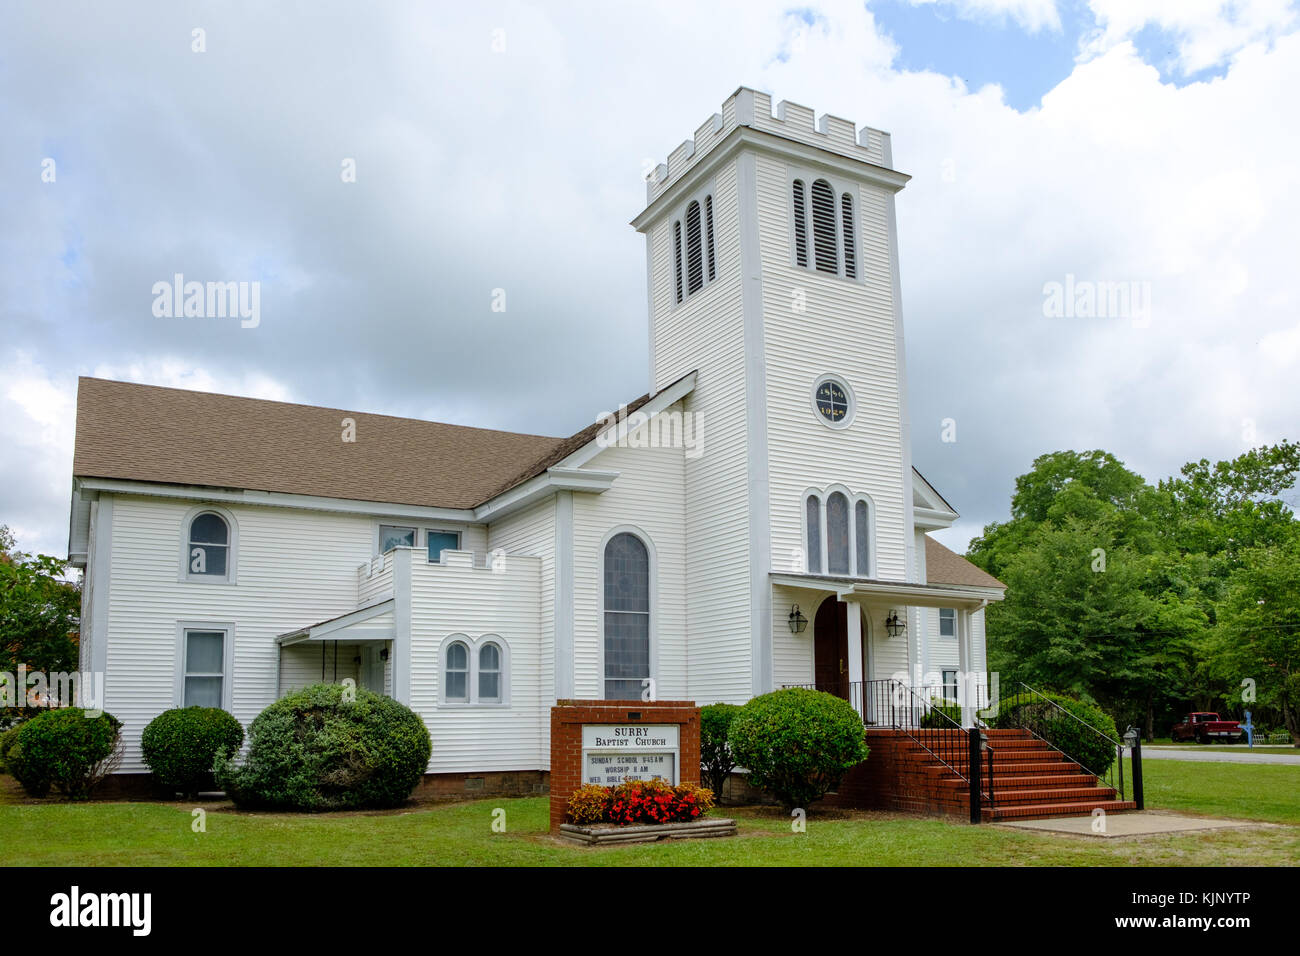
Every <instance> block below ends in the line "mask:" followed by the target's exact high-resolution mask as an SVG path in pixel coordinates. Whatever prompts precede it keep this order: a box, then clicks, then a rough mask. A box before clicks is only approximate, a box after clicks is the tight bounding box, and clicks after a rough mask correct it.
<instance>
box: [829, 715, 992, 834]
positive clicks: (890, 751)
mask: <svg viewBox="0 0 1300 956" xmlns="http://www.w3.org/2000/svg"><path fill="white" fill-rule="evenodd" d="M867 746H868V747H870V748H871V754H870V755H869V756H868V757H867V759H866V760H865V761H863V762H862V763H860V764H858V765H857V766H856V767H854V768H853V769H852V770H850V771H849V772H848V773H847V774H845V775H844V779H843V780H841V781H840V786H839V789H838V790H837V791H836V792H835V793H830V794H827V795H826V796H825V797H824V798H823V799H822V803H823V804H824V805H825V806H828V807H842V808H845V809H855V810H898V811H902V812H905V813H925V814H933V815H952V816H958V817H968V816H969V814H970V804H969V800H968V797H967V793H966V791H965V790H954V789H953V788H952V787H945V786H944V785H943V784H942V782H941V781H942V779H943V776H944V775H942V774H939V773H937V772H935V771H933V770H931V769H927V767H926V764H927V762H928V755H926V754H925V753H924V752H923V751H921V750H920V749H919V748H918V747H917V746H916V744H915V743H914V742H913V741H912V740H911V738H909V737H908V736H907V735H906V734H903V733H900V732H898V731H890V730H868V731H867Z"/></svg>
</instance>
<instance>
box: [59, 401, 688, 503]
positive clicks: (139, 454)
mask: <svg viewBox="0 0 1300 956" xmlns="http://www.w3.org/2000/svg"><path fill="white" fill-rule="evenodd" d="M683 377H684V376H683ZM674 384H676V383H674ZM670 387H671V386H670ZM650 398H651V396H650V395H642V396H641V397H640V398H638V399H636V400H635V401H633V402H630V403H629V404H628V405H627V406H626V411H623V412H621V413H620V419H621V417H622V415H625V414H630V413H632V412H635V411H636V410H637V409H639V408H641V407H642V406H643V405H645V404H646V403H647V402H648V401H649V400H650ZM345 418H351V419H352V420H353V421H354V422H356V441H355V442H344V441H343V440H342V434H343V424H342V423H343V419H345ZM599 430H600V423H593V424H591V425H589V426H587V427H586V428H584V429H583V430H582V431H580V432H578V433H577V434H575V435H571V436H569V437H568V438H552V437H547V436H543V435H525V434H520V433H518V432H506V431H496V430H493V429H489V428H469V427H466V426H463V425H447V424H443V423H440V422H427V421H422V420H420V419H415V418H396V417H393V416H391V415H370V414H366V413H364V412H350V411H345V410H343V409H337V408H318V407H316V406H314V405H294V404H290V403H288V402H272V401H266V400H264V399H258V398H239V397H236V396H233V395H215V394H212V393H209V392H192V391H186V390H184V389H178V388H162V387H160V386H156V385H136V384H133V383H129V382H114V381H109V380H107V379H99V378H85V377H83V378H81V379H80V380H79V382H78V387H77V438H76V450H75V452H74V454H73V462H72V472H73V474H74V475H76V476H77V477H83V478H117V479H121V480H127V481H145V482H159V483H164V484H180V485H202V486H207V487H218V488H249V489H254V490H257V491H275V492H282V493H287V494H300V495H319V496H322V497H328V498H347V499H351V500H356V501H382V502H387V503H390V504H404V505H421V506H425V507H434V508H472V507H475V506H476V505H480V504H482V503H483V502H485V501H487V500H489V499H491V498H493V497H495V496H496V495H499V494H501V493H502V492H504V491H508V490H509V489H511V488H513V487H515V486H516V485H519V484H522V483H523V482H525V481H527V480H528V479H530V478H533V477H535V476H536V475H540V474H542V473H543V472H545V471H546V469H548V468H550V467H551V466H552V465H555V464H557V463H559V462H560V461H563V460H564V459H565V458H567V457H568V456H569V455H571V454H572V453H573V452H575V451H577V450H578V449H580V448H582V447H583V446H584V445H586V444H587V443H588V442H590V441H592V440H593V439H594V438H595V437H596V435H597V433H598V432H599Z"/></svg>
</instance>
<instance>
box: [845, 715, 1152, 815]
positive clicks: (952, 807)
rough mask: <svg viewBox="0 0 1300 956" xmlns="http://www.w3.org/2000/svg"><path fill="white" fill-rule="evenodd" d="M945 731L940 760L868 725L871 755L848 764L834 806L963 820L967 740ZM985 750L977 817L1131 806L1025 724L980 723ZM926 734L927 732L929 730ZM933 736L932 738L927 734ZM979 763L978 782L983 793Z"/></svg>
mask: <svg viewBox="0 0 1300 956" xmlns="http://www.w3.org/2000/svg"><path fill="white" fill-rule="evenodd" d="M940 733H942V734H952V735H953V740H952V746H951V747H945V748H944V751H945V753H947V754H948V755H949V758H950V759H949V761H948V764H949V765H947V766H945V764H944V762H943V761H941V760H939V759H937V758H936V757H935V756H934V754H933V753H931V752H930V751H928V750H927V749H926V748H925V747H923V746H921V744H920V743H918V742H917V741H916V740H915V739H913V738H912V737H911V736H909V735H908V734H907V733H906V732H904V731H901V730H868V731H867V745H868V746H869V747H870V748H871V756H870V757H869V758H868V759H867V761H866V762H865V763H864V764H862V765H860V766H859V767H855V768H854V771H853V772H851V773H850V775H849V776H848V777H846V779H845V781H844V784H842V785H841V787H840V793H839V794H838V796H840V797H841V798H842V799H840V800H833V801H832V802H833V803H840V804H841V805H850V804H858V805H861V804H862V803H863V801H864V800H865V801H866V802H867V803H868V804H869V805H877V806H881V805H884V806H888V807H889V808H891V809H896V810H909V811H914V812H922V813H935V812H939V813H946V814H952V815H954V816H959V817H962V818H963V819H969V817H970V803H969V792H970V790H969V784H968V783H967V782H966V780H964V779H963V778H962V775H967V774H968V763H969V758H968V753H969V750H968V747H966V746H962V744H965V743H966V735H965V733H964V732H963V731H959V730H952V731H941V732H940ZM985 733H987V734H988V738H989V742H988V743H989V747H990V748H991V749H992V750H993V753H994V757H993V781H992V790H991V793H992V798H993V805H992V806H991V807H990V806H989V805H988V802H987V801H985V803H984V806H983V807H982V808H981V814H982V816H983V819H984V820H985V821H990V822H996V821H999V820H1025V819H1031V818H1035V817H1062V816H1088V815H1090V814H1091V813H1092V811H1093V810H1094V809H1096V808H1097V807H1100V808H1102V809H1103V810H1105V811H1106V812H1107V813H1115V812H1117V811H1123V810H1133V809H1135V808H1136V806H1137V805H1136V804H1135V803H1134V802H1133V801H1132V800H1121V799H1120V798H1119V794H1118V793H1117V792H1116V791H1115V790H1114V789H1113V788H1111V787H1108V786H1105V785H1104V784H1103V783H1102V781H1100V780H1098V779H1097V778H1096V777H1094V776H1093V775H1092V774H1090V773H1088V772H1087V771H1085V770H1084V769H1083V768H1081V767H1079V766H1078V765H1077V764H1075V763H1074V762H1073V761H1071V760H1070V759H1069V758H1068V757H1066V756H1065V755H1064V754H1063V753H1061V752H1060V751H1059V750H1056V749H1055V748H1053V747H1051V746H1049V745H1048V744H1047V742H1046V741H1044V740H1042V739H1040V738H1038V737H1035V736H1034V735H1033V734H1031V733H1029V731H1027V730H988V731H985ZM931 736H932V737H933V736H934V732H933V731H932V732H931ZM932 743H933V741H932ZM987 766H988V765H987V763H986V764H985V767H984V770H983V773H984V775H985V779H984V780H983V789H984V792H985V793H989V792H990V788H989V781H988V779H987Z"/></svg>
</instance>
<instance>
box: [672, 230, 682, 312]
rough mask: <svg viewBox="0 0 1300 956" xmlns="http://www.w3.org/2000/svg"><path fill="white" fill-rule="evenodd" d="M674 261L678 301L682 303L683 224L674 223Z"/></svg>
mask: <svg viewBox="0 0 1300 956" xmlns="http://www.w3.org/2000/svg"><path fill="white" fill-rule="evenodd" d="M673 261H674V265H675V270H674V271H675V273H676V276H677V301H678V302H681V301H682V223H681V220H680V219H679V220H678V221H677V222H675V223H673Z"/></svg>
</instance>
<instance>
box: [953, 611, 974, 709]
mask: <svg viewBox="0 0 1300 956" xmlns="http://www.w3.org/2000/svg"><path fill="white" fill-rule="evenodd" d="M973 660H974V656H973V655H972V654H971V641H970V611H968V610H966V609H965V608H960V607H959V608H957V702H958V703H959V704H961V725H962V726H963V727H974V726H975V700H974V695H973V694H972V693H971V689H972V688H971V686H970V679H969V674H970V673H971V661H973Z"/></svg>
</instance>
